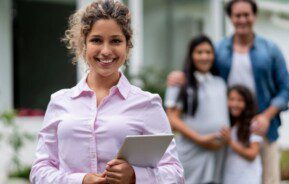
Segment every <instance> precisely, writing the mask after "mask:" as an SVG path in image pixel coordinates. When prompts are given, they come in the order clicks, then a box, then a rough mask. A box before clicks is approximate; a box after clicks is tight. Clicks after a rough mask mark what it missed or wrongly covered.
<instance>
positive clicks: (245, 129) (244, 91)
mask: <svg viewBox="0 0 289 184" xmlns="http://www.w3.org/2000/svg"><path fill="white" fill-rule="evenodd" d="M232 91H236V92H237V93H238V94H239V95H241V96H242V98H243V100H244V102H245V109H244V111H243V112H242V113H241V114H240V116H239V117H233V116H232V115H231V113H230V120H231V126H234V125H235V124H236V123H237V122H239V124H238V127H237V138H238V140H239V141H240V142H241V143H243V144H244V145H245V146H249V144H250V141H249V137H250V134H251V132H250V126H251V121H252V119H253V117H254V116H255V114H256V109H257V108H256V107H257V106H256V102H255V100H254V97H253V95H252V93H251V91H250V90H249V89H248V88H246V87H244V86H242V85H235V86H232V87H231V88H229V90H228V96H229V95H230V93H231V92H232Z"/></svg>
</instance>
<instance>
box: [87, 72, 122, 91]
mask: <svg viewBox="0 0 289 184" xmlns="http://www.w3.org/2000/svg"><path fill="white" fill-rule="evenodd" d="M119 78H120V74H119V73H115V74H112V75H111V76H107V77H104V76H102V75H99V74H97V73H95V72H92V71H90V72H89V74H88V77H87V84H88V86H89V87H90V88H91V89H92V90H93V91H94V92H98V91H109V89H110V88H111V87H113V86H115V85H116V84H117V83H118V81H119Z"/></svg>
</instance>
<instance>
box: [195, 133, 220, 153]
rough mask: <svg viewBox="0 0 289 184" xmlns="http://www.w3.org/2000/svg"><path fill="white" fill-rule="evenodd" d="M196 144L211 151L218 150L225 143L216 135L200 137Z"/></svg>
mask: <svg viewBox="0 0 289 184" xmlns="http://www.w3.org/2000/svg"><path fill="white" fill-rule="evenodd" d="M196 143H197V144H198V145H199V146H201V147H203V148H205V149H209V150H217V149H219V148H221V147H222V146H223V145H224V142H223V141H222V140H220V136H219V135H218V134H217V133H216V134H208V135H199V136H198V138H197V140H196Z"/></svg>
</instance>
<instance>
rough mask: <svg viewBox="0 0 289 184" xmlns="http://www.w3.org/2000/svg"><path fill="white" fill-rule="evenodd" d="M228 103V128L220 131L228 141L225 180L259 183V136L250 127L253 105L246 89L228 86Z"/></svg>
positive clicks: (260, 168)
mask: <svg viewBox="0 0 289 184" xmlns="http://www.w3.org/2000/svg"><path fill="white" fill-rule="evenodd" d="M228 107H229V112H230V119H231V124H232V128H231V132H229V131H227V130H222V131H221V134H222V136H223V137H224V138H225V140H226V141H227V143H228V145H229V148H228V155H227V159H226V164H225V171H224V184H232V183H234V184H243V183H246V184H260V183H261V174H262V165H261V159H260V155H259V150H260V143H261V142H262V137H261V136H258V135H256V134H252V133H251V131H250V127H251V122H252V119H253V117H254V116H255V114H256V105H255V102H254V99H253V96H252V94H251V92H250V91H249V89H247V88H246V87H244V86H240V85H236V86H233V87H231V88H230V89H229V90H228Z"/></svg>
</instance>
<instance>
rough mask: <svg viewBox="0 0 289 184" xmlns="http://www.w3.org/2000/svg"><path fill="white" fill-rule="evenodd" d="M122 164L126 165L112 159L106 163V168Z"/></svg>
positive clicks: (122, 161)
mask: <svg viewBox="0 0 289 184" xmlns="http://www.w3.org/2000/svg"><path fill="white" fill-rule="evenodd" d="M123 163H126V161H124V160H121V159H113V160H111V161H109V162H108V163H107V166H106V167H107V168H109V167H112V166H114V165H119V164H123Z"/></svg>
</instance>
